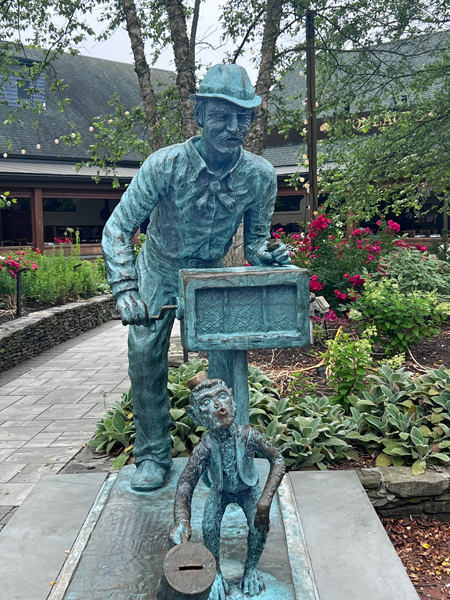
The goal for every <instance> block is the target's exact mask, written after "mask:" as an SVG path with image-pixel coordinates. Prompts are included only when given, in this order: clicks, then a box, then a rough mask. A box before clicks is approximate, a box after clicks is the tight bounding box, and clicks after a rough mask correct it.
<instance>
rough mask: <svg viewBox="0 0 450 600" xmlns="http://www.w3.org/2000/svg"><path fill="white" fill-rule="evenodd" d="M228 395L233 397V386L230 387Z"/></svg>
mask: <svg viewBox="0 0 450 600" xmlns="http://www.w3.org/2000/svg"><path fill="white" fill-rule="evenodd" d="M230 396H231V397H232V398H233V397H234V391H233V388H230Z"/></svg>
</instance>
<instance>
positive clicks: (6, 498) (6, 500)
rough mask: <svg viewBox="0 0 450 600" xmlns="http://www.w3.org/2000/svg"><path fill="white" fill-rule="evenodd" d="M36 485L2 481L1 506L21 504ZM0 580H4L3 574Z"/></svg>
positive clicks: (0, 491)
mask: <svg viewBox="0 0 450 600" xmlns="http://www.w3.org/2000/svg"><path fill="white" fill-rule="evenodd" d="M34 485H35V484H34V483H13V482H8V483H0V506H20V505H21V504H22V502H23V501H24V500H25V499H26V497H27V496H28V495H29V494H30V492H31V490H32V489H33V487H34ZM0 556H1V553H0ZM0 573H1V568H0ZM0 581H2V579H1V575H0ZM2 584H3V582H2Z"/></svg>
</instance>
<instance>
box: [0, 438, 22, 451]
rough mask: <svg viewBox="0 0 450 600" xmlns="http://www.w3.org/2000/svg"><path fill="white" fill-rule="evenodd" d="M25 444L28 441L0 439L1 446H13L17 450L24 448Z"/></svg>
mask: <svg viewBox="0 0 450 600" xmlns="http://www.w3.org/2000/svg"><path fill="white" fill-rule="evenodd" d="M24 444H26V441H22V442H19V441H18V440H13V441H6V442H5V441H2V440H0V448H13V449H15V450H17V449H18V448H22V446H23V445H24Z"/></svg>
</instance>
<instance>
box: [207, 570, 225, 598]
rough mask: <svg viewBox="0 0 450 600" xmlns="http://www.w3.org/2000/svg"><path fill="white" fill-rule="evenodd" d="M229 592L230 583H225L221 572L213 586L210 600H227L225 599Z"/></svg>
mask: <svg viewBox="0 0 450 600" xmlns="http://www.w3.org/2000/svg"><path fill="white" fill-rule="evenodd" d="M229 591H230V590H229V587H228V583H227V582H226V581H225V579H224V578H223V575H222V573H221V572H220V571H219V572H218V573H217V575H216V578H215V580H214V583H213V584H212V588H211V591H210V593H209V596H208V600H225V597H226V595H227V594H228V592H229Z"/></svg>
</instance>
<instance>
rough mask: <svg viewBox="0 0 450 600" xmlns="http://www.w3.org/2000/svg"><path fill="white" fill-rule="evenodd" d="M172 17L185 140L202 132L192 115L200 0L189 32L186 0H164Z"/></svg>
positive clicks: (171, 32) (170, 19)
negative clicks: (191, 96)
mask: <svg viewBox="0 0 450 600" xmlns="http://www.w3.org/2000/svg"><path fill="white" fill-rule="evenodd" d="M164 2H165V6H166V10H167V14H168V17H169V26H170V34H171V38H172V48H173V53H174V56H175V67H176V70H177V80H176V82H177V87H178V93H179V95H180V114H181V131H182V134H183V138H184V139H185V140H187V139H189V138H190V137H192V136H193V135H197V134H198V127H197V123H196V122H195V120H194V116H193V114H192V109H193V106H194V104H193V102H192V101H191V100H189V96H190V95H191V94H195V92H196V91H197V87H196V77H195V34H196V31H197V23H198V17H199V9H200V0H196V3H195V7H194V15H193V20H192V27H191V38H190V39H189V37H188V34H187V23H186V13H185V7H184V3H183V0H164Z"/></svg>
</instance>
